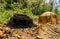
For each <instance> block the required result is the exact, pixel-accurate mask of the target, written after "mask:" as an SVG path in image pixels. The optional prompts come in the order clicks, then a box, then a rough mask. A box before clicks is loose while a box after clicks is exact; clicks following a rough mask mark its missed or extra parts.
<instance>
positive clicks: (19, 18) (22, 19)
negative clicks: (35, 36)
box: [7, 14, 33, 28]
mask: <svg viewBox="0 0 60 39" xmlns="http://www.w3.org/2000/svg"><path fill="white" fill-rule="evenodd" d="M7 25H8V26H10V27H13V28H27V27H32V25H33V20H32V19H31V18H30V17H29V16H27V15H24V14H15V15H14V16H13V17H11V18H10V20H9V21H8V23H7Z"/></svg>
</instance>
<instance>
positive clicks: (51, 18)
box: [38, 12, 58, 24]
mask: <svg viewBox="0 0 60 39" xmlns="http://www.w3.org/2000/svg"><path fill="white" fill-rule="evenodd" d="M38 20H39V21H38V22H39V23H42V24H46V23H48V22H50V23H51V24H58V19H57V15H56V14H55V13H53V12H45V13H43V14H41V15H40V16H39V19H38Z"/></svg>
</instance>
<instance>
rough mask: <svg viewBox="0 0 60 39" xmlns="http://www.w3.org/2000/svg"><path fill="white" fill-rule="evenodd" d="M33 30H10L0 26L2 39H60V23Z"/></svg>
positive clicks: (40, 26) (38, 26) (38, 25)
mask: <svg viewBox="0 0 60 39" xmlns="http://www.w3.org/2000/svg"><path fill="white" fill-rule="evenodd" d="M34 23H35V24H36V26H34V27H31V28H19V29H18V28H17V29H14V28H10V27H7V26H6V25H4V24H0V39H60V23H59V24H57V25H54V24H49V23H47V24H38V23H37V21H34Z"/></svg>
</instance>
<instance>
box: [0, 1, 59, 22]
mask: <svg viewBox="0 0 60 39" xmlns="http://www.w3.org/2000/svg"><path fill="white" fill-rule="evenodd" d="M46 11H51V12H55V13H56V14H57V15H58V13H59V12H58V9H57V8H56V9H55V10H53V1H49V3H45V1H44V0H0V23H3V22H5V21H7V20H9V19H10V17H12V16H13V15H14V14H16V13H19V14H26V15H28V16H29V17H31V18H32V19H37V18H38V16H39V15H40V14H42V13H43V12H46ZM58 16H59V15H58Z"/></svg>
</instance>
